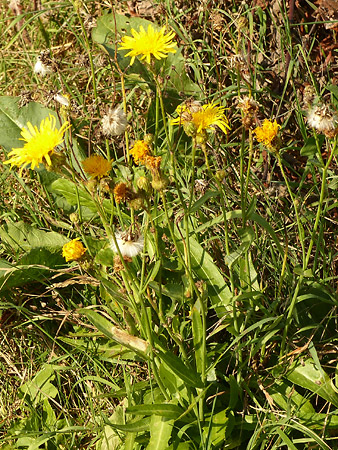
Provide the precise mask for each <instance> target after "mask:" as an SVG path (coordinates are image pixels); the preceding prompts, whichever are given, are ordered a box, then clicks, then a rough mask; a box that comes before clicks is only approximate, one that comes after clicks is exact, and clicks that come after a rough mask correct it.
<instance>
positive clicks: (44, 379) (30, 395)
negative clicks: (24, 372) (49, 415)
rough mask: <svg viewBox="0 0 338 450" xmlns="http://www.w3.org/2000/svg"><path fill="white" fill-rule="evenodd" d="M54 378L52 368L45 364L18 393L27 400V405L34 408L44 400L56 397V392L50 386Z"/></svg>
mask: <svg viewBox="0 0 338 450" xmlns="http://www.w3.org/2000/svg"><path fill="white" fill-rule="evenodd" d="M54 378H55V372H54V367H53V366H52V365H50V364H45V365H44V367H43V369H42V370H40V372H38V373H37V374H36V375H35V377H34V378H33V379H32V380H30V381H27V383H25V384H23V385H22V386H21V387H20V393H21V394H22V395H23V397H24V398H25V399H26V400H28V399H29V403H31V404H33V405H34V407H36V406H37V405H38V404H39V403H42V402H43V401H44V399H46V398H47V399H48V398H55V397H56V396H57V394H58V390H57V389H56V387H55V386H54V385H53V384H52V381H53V380H54Z"/></svg>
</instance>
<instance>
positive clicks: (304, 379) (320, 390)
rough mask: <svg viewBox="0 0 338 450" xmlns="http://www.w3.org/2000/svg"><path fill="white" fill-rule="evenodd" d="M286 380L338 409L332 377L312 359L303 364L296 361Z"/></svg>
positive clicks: (337, 395) (337, 398)
mask: <svg viewBox="0 0 338 450" xmlns="http://www.w3.org/2000/svg"><path fill="white" fill-rule="evenodd" d="M286 378H287V379H288V380H289V381H291V382H292V383H294V384H296V385H297V386H301V387H302V388H305V389H308V390H309V391H311V392H313V393H314V394H316V395H319V396H320V397H322V398H324V399H325V400H327V401H329V402H331V403H332V404H333V405H334V406H336V407H338V394H337V393H336V392H335V391H334V390H333V388H332V386H331V379H330V377H329V376H328V375H327V374H326V373H325V372H324V370H323V368H322V367H321V366H318V365H316V364H315V362H314V361H313V359H311V358H310V359H308V360H306V361H305V362H302V363H300V361H296V362H295V363H294V364H292V366H291V368H290V370H289V371H288V373H287V374H286Z"/></svg>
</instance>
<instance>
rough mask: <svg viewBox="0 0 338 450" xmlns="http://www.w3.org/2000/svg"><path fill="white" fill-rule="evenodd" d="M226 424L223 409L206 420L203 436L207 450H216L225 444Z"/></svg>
mask: <svg viewBox="0 0 338 450" xmlns="http://www.w3.org/2000/svg"><path fill="white" fill-rule="evenodd" d="M227 424H228V418H227V416H226V410H225V409H223V410H222V411H220V412H218V413H216V414H213V415H211V416H210V417H207V418H206V425H205V426H204V427H203V434H204V438H205V440H206V442H207V443H208V445H209V448H218V446H219V445H221V444H222V443H223V444H224V443H225V432H226V429H227Z"/></svg>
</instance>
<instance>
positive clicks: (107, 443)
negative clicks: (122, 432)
mask: <svg viewBox="0 0 338 450" xmlns="http://www.w3.org/2000/svg"><path fill="white" fill-rule="evenodd" d="M109 422H112V423H114V424H118V425H124V408H123V406H122V405H118V406H117V407H116V408H115V411H114V413H113V414H112V415H111V416H110V417H109ZM119 446H121V438H120V437H119V433H118V432H117V431H116V429H115V428H114V427H112V426H111V425H105V426H104V427H103V430H102V437H101V438H100V440H99V441H98V443H97V445H96V450H117V449H118V448H119Z"/></svg>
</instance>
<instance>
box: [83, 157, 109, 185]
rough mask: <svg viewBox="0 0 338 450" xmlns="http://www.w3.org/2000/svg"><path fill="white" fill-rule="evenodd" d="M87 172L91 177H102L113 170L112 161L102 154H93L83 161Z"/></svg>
mask: <svg viewBox="0 0 338 450" xmlns="http://www.w3.org/2000/svg"><path fill="white" fill-rule="evenodd" d="M82 166H83V168H84V170H85V172H86V173H87V174H88V175H90V177H91V178H98V179H100V178H102V177H104V176H106V175H108V173H109V172H110V171H111V163H110V162H109V161H107V160H106V159H105V158H104V157H103V156H101V155H92V156H90V157H89V158H86V159H85V160H84V161H82Z"/></svg>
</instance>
